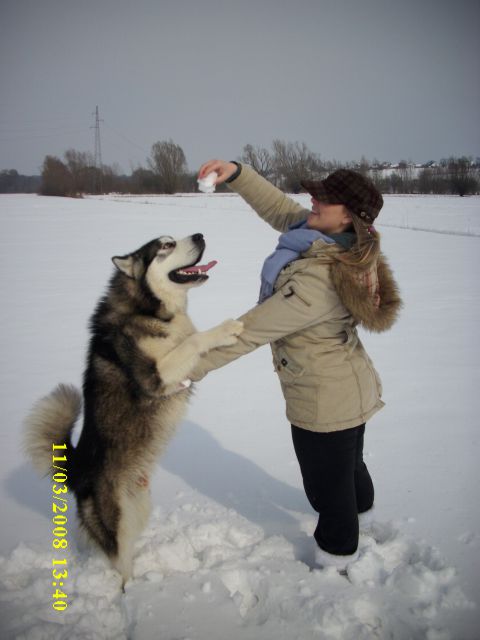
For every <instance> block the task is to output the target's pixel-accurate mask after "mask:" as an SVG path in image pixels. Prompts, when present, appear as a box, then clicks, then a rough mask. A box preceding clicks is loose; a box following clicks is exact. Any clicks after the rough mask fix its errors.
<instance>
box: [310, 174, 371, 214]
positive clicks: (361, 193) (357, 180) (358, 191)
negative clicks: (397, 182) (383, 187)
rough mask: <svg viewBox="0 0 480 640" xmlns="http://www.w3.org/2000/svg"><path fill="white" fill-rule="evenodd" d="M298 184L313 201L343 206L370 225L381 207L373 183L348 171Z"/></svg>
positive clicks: (360, 175)
mask: <svg viewBox="0 0 480 640" xmlns="http://www.w3.org/2000/svg"><path fill="white" fill-rule="evenodd" d="M300 184H301V185H302V187H303V188H304V189H305V190H306V191H308V193H309V194H310V195H311V196H313V197H314V198H315V200H319V201H320V202H328V203H329V204H343V205H345V206H346V207H347V209H348V210H349V211H351V212H352V213H354V214H355V215H357V216H359V217H360V218H362V220H365V222H368V223H370V224H371V223H372V222H373V221H374V220H375V218H376V217H377V216H378V214H379V212H380V209H381V208H382V206H383V198H382V194H381V193H380V191H379V190H378V189H377V187H376V186H375V185H374V184H373V182H372V181H371V180H369V179H368V178H365V176H363V175H362V174H361V173H358V172H357V171H351V170H350V169H338V171H334V172H333V173H331V174H330V175H329V176H328V177H327V178H325V180H302V181H301V182H300Z"/></svg>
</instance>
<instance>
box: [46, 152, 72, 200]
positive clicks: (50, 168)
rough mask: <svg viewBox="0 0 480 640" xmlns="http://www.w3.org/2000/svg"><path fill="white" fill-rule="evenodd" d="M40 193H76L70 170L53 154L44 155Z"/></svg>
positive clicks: (49, 194) (50, 194) (59, 194)
mask: <svg viewBox="0 0 480 640" xmlns="http://www.w3.org/2000/svg"><path fill="white" fill-rule="evenodd" d="M40 193H41V194H42V195H44V196H74V195H76V192H75V187H74V181H73V177H72V174H71V173H70V170H69V169H68V167H67V166H66V165H65V164H64V163H63V162H62V161H61V160H60V159H59V158H57V157H55V156H46V157H45V160H44V161H43V168H42V184H41V186H40Z"/></svg>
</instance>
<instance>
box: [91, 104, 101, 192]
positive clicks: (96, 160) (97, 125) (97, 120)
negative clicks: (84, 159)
mask: <svg viewBox="0 0 480 640" xmlns="http://www.w3.org/2000/svg"><path fill="white" fill-rule="evenodd" d="M92 115H95V125H94V126H93V127H90V128H91V129H95V155H94V164H95V176H94V185H93V186H94V190H95V191H98V192H99V193H103V163H102V143H101V140H100V122H103V120H100V116H99V114H98V105H97V107H96V109H95V113H94V114H92Z"/></svg>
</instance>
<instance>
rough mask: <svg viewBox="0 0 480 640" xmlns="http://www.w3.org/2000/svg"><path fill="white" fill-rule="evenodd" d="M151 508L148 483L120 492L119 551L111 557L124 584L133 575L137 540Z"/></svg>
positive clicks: (123, 584)
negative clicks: (134, 551)
mask: <svg viewBox="0 0 480 640" xmlns="http://www.w3.org/2000/svg"><path fill="white" fill-rule="evenodd" d="M150 509H151V507H150V491H149V489H148V483H146V484H144V483H140V484H137V485H136V486H135V487H134V488H132V487H129V488H128V489H126V488H125V489H124V490H123V491H122V492H121V493H120V518H119V522H118V530H117V531H118V533H117V542H118V552H117V554H116V556H115V557H111V562H112V565H113V566H114V567H115V569H117V571H118V572H119V573H120V575H121V576H122V586H125V583H126V582H127V580H129V579H130V578H131V577H132V571H133V549H134V545H135V541H136V540H137V538H138V536H139V535H140V534H141V532H142V531H143V530H144V528H145V527H146V525H147V522H148V518H149V516H150Z"/></svg>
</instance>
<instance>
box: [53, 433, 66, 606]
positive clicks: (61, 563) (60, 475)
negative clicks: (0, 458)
mask: <svg viewBox="0 0 480 640" xmlns="http://www.w3.org/2000/svg"><path fill="white" fill-rule="evenodd" d="M52 448H53V455H52V513H53V518H52V523H53V524H54V525H55V527H54V529H53V530H52V534H53V540H52V548H53V549H54V550H55V551H57V552H61V551H63V552H64V553H65V550H66V549H67V548H68V539H67V536H68V529H67V526H66V525H67V522H68V518H67V515H66V513H67V511H68V501H67V497H68V486H67V484H66V482H67V479H68V474H67V445H66V444H53V445H52ZM62 451H63V453H64V455H61V453H62ZM62 462H63V463H64V466H63V467H62V466H60V464H61V463H62ZM64 553H62V555H64ZM67 564H68V562H67V558H66V557H63V558H54V559H53V560H52V567H53V568H52V578H53V581H52V587H55V591H54V592H53V593H52V598H53V603H52V607H53V608H54V609H55V611H65V609H66V608H67V607H68V602H67V597H68V596H67V594H66V593H65V591H64V590H63V587H64V586H65V580H66V579H67V578H68V568H67ZM60 587H62V589H60Z"/></svg>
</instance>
